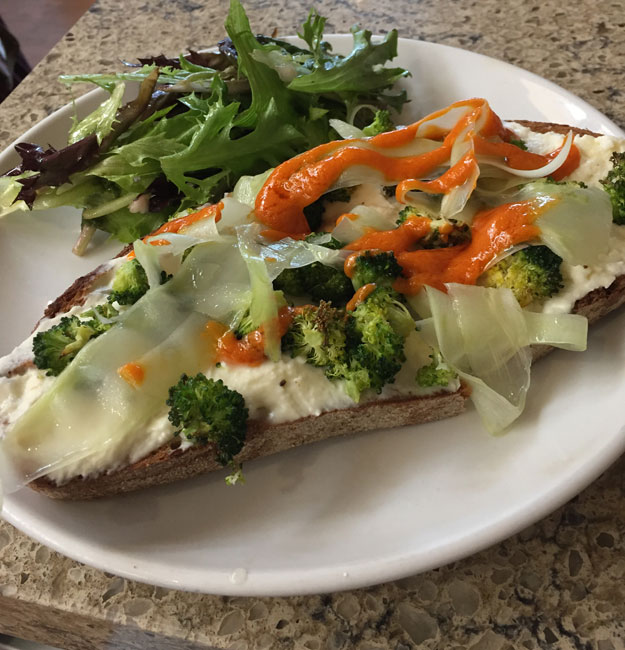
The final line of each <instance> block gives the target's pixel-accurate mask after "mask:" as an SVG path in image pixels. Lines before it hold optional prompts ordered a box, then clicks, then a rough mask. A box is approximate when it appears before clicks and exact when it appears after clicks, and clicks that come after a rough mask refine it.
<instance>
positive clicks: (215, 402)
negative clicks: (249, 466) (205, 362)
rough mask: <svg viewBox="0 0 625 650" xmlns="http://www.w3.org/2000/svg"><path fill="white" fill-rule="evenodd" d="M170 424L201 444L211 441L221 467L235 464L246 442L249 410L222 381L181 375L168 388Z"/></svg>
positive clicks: (242, 400)
mask: <svg viewBox="0 0 625 650" xmlns="http://www.w3.org/2000/svg"><path fill="white" fill-rule="evenodd" d="M167 406H169V407H170V409H169V421H170V422H171V423H172V424H173V425H174V426H175V427H176V428H177V429H178V430H177V431H176V434H177V435H183V436H184V437H185V438H186V439H187V440H190V441H191V442H194V443H198V444H206V443H208V442H212V443H214V444H215V445H216V448H217V449H216V457H217V460H218V462H220V463H221V464H222V465H228V464H229V463H232V461H233V459H234V457H235V456H236V455H237V454H238V453H239V451H241V448H242V447H243V444H244V442H245V434H246V429H247V417H248V410H247V407H246V406H245V400H244V399H243V397H242V396H241V395H240V394H239V393H237V392H236V391H235V390H231V389H230V388H228V387H227V386H226V385H225V384H224V383H223V381H222V380H221V379H218V380H214V379H208V378H207V377H206V375H203V374H202V373H199V374H197V375H196V376H195V377H189V376H187V375H182V377H180V381H179V382H178V383H177V384H176V385H175V386H172V387H171V388H170V389H169V399H168V400H167Z"/></svg>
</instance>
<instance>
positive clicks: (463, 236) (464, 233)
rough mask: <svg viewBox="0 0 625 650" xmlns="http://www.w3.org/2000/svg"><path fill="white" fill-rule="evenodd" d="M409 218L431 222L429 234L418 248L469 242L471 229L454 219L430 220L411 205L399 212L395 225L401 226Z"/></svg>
mask: <svg viewBox="0 0 625 650" xmlns="http://www.w3.org/2000/svg"><path fill="white" fill-rule="evenodd" d="M411 217H427V218H428V219H430V221H431V224H430V232H429V233H428V234H427V235H426V236H425V237H423V238H422V239H421V240H420V241H419V243H418V247H419V248H426V249H431V248H447V247H449V246H458V245H459V244H466V243H468V242H470V241H471V228H470V227H469V226H468V224H466V223H464V222H463V221H457V220H456V219H432V218H431V217H430V216H429V215H427V214H425V213H424V212H423V211H422V210H419V209H418V208H415V207H413V206H411V205H408V206H406V207H405V208H403V209H402V210H401V212H400V213H399V214H398V215H397V222H396V223H397V225H398V226H401V225H402V224H403V223H405V222H406V220H407V219H410V218H411Z"/></svg>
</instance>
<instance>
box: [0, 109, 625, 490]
mask: <svg viewBox="0 0 625 650" xmlns="http://www.w3.org/2000/svg"><path fill="white" fill-rule="evenodd" d="M380 117H381V118H382V115H381V116H380ZM333 126H334V128H335V129H336V130H337V131H338V132H339V133H341V135H342V136H344V137H345V139H344V140H339V141H335V142H331V143H329V144H323V145H321V146H318V147H316V148H313V149H312V150H310V151H307V152H305V153H302V154H300V155H298V156H296V157H294V158H292V159H290V160H288V161H287V162H285V163H283V164H281V165H279V166H277V167H276V168H274V169H271V170H268V171H267V172H266V173H264V174H261V175H260V176H254V177H244V178H242V179H241V180H240V181H239V182H238V183H237V186H236V187H235V189H234V191H233V192H232V193H231V194H230V195H228V196H225V197H224V198H223V200H222V201H221V202H219V203H217V204H214V205H206V206H202V207H200V208H199V209H198V210H197V211H187V212H186V213H184V214H179V215H178V216H177V217H176V218H175V219H173V220H171V221H169V222H167V223H166V224H165V225H164V226H162V227H160V228H159V229H158V230H156V231H155V232H154V233H153V234H152V235H150V236H148V237H146V238H144V239H143V240H138V241H136V242H135V243H134V246H132V247H128V248H126V249H125V250H124V251H122V253H121V254H120V255H119V256H118V257H117V258H116V259H114V260H112V261H110V262H109V263H107V264H104V265H102V266H100V267H99V268H97V269H96V270H95V271H93V272H92V273H91V274H89V275H87V276H85V277H83V278H80V279H79V280H77V281H76V282H75V283H74V284H73V285H72V286H71V287H70V288H69V289H68V290H67V291H66V292H65V293H64V294H63V295H62V296H61V297H60V298H58V299H57V300H55V301H54V302H52V303H51V304H50V305H49V306H48V308H47V310H46V313H45V317H44V318H43V319H42V320H41V321H40V323H39V324H38V326H37V328H36V330H35V332H34V333H33V335H31V337H30V338H29V339H27V340H26V341H25V342H24V343H23V344H22V345H20V346H19V347H18V348H17V349H16V350H15V351H14V352H13V353H12V354H10V355H8V356H7V357H5V358H4V359H3V360H2V361H1V363H0V375H1V376H2V378H1V379H0V404H1V405H2V406H1V408H2V411H1V417H0V424H1V425H2V428H3V430H4V437H3V440H2V442H1V443H0V453H1V471H2V478H3V481H4V484H5V489H14V488H15V487H18V486H20V485H23V484H26V483H28V484H29V485H30V486H31V487H33V488H34V489H36V490H39V491H41V492H43V493H45V494H47V495H49V496H52V497H59V498H92V497H98V496H103V495H110V494H115V493H119V492H127V491H130V490H134V489H138V488H143V487H147V486H150V485H155V484H159V483H166V482H171V481H176V480H179V479H182V478H185V477H188V476H192V475H196V474H199V473H202V472H205V471H208V470H213V469H218V468H220V467H223V466H230V468H231V472H230V474H229V477H228V478H229V480H230V481H234V480H236V478H237V477H238V476H239V475H240V466H241V463H243V462H246V461H248V460H252V459H254V458H258V457H261V456H265V455H268V454H271V453H274V452H278V451H281V450H284V449H287V448H291V447H294V446H297V445H302V444H306V443H309V442H314V441H318V440H322V439H325V438H329V437H331V436H336V435H343V434H347V433H351V432H355V431H364V430H369V429H376V428H384V427H395V426H401V425H406V424H417V423H420V422H425V421H431V420H437V419H440V418H444V417H449V416H453V415H457V414H459V413H460V412H461V411H462V410H463V409H464V407H465V403H466V401H467V399H468V398H469V397H470V398H472V399H473V401H474V403H475V406H476V408H477V410H478V412H479V413H480V415H481V417H482V419H483V421H484V423H485V427H486V429H488V430H490V431H491V432H495V431H501V430H503V429H505V428H506V427H507V426H509V425H510V424H511V423H512V422H513V421H514V419H515V418H516V417H518V416H519V415H520V413H521V412H522V410H523V406H524V402H525V395H526V392H527V388H528V386H529V373H530V366H531V362H532V357H533V356H536V355H538V354H541V353H543V352H544V351H545V350H548V349H550V347H551V346H559V347H563V348H567V349H571V350H583V349H585V346H586V330H587V323H588V321H593V320H596V319H597V318H599V317H601V316H603V315H604V314H606V313H608V312H609V311H611V310H612V309H614V308H615V307H617V306H618V305H620V304H621V303H622V302H624V301H625V228H623V227H622V226H621V225H620V224H621V223H623V222H625V154H624V153H623V152H625V142H623V141H620V140H617V139H615V138H612V137H608V136H603V135H598V134H594V133H590V132H587V131H583V130H578V129H574V128H571V127H560V126H555V125H545V124H537V123H522V122H509V123H505V124H504V123H502V121H501V120H500V119H499V117H498V116H497V115H495V113H494V112H493V111H492V110H491V108H490V107H489V105H488V103H487V102H486V101H485V100H482V99H470V100H467V101H461V102H457V103H455V104H453V105H451V106H449V107H447V108H445V109H442V110H440V111H438V112H436V113H433V114H432V115H429V116H427V117H425V118H423V119H422V120H420V121H418V122H416V123H415V124H412V125H410V126H407V127H403V128H399V129H396V130H392V131H388V132H381V133H378V134H377V135H373V136H368V135H367V134H366V133H362V132H359V131H358V130H356V129H354V128H353V127H352V126H351V125H347V124H342V123H337V122H335V123H334V125H333ZM375 128H376V129H377V130H378V131H383V129H384V128H385V127H384V125H382V124H378V125H377V126H376V127H375ZM415 435H418V434H415Z"/></svg>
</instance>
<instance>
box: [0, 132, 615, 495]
mask: <svg viewBox="0 0 625 650" xmlns="http://www.w3.org/2000/svg"><path fill="white" fill-rule="evenodd" d="M515 121H516V122H517V123H518V124H522V125H524V126H527V127H529V128H531V129H532V130H533V131H536V132H538V133H547V132H556V133H562V134H565V133H568V132H569V131H573V132H574V133H575V134H578V135H592V136H595V137H597V136H599V135H600V134H597V133H593V132H592V131H588V130H586V129H580V128H575V127H569V126H565V125H560V124H551V123H545V122H533V121H528V120H515ZM128 251H129V247H126V248H124V249H123V250H122V251H121V252H120V253H119V255H118V257H120V256H122V255H126V254H127V253H128ZM102 272H103V271H102V267H100V268H98V269H96V270H95V271H93V272H91V273H90V274H88V275H86V276H83V277H82V278H79V279H78V280H76V282H74V284H72V286H71V287H69V288H68V289H67V290H66V291H65V292H64V293H63V294H62V295H61V296H59V297H58V298H57V299H56V300H55V301H53V302H52V303H50V305H48V307H47V308H46V311H45V316H46V317H48V318H52V317H54V316H56V315H58V314H60V313H63V312H66V311H68V310H69V309H70V308H71V307H73V306H75V305H77V304H82V303H83V302H84V300H85V298H86V296H87V295H88V294H89V292H90V291H91V289H92V288H93V286H94V284H95V282H96V280H97V278H98V276H99V275H100V274H101V273H102ZM623 303H625V276H620V277H618V278H616V280H615V281H614V282H613V283H612V284H611V285H610V286H609V287H608V288H599V289H595V290H594V291H592V292H591V293H589V294H588V295H587V296H585V297H583V298H581V299H580V300H578V301H577V302H576V303H575V306H574V309H573V312H574V313H578V314H581V315H584V316H586V317H587V318H588V321H589V323H593V322H596V321H597V320H599V319H600V318H602V317H603V316H605V315H607V314H608V313H610V312H611V311H613V310H614V309H616V308H618V307H619V306H621V305H622V304H623ZM552 349H553V348H551V347H549V346H535V347H534V349H533V358H534V360H537V359H539V358H541V357H543V356H545V355H546V354H547V353H548V352H550V351H551V350H552ZM27 367H28V364H26V365H25V366H24V367H23V368H20V369H14V370H13V371H11V372H12V373H13V374H19V372H20V370H21V371H22V372H23V371H25V370H26V368H27ZM468 397H469V390H468V389H467V388H466V387H464V386H463V387H461V388H460V389H459V390H458V391H456V392H453V393H443V392H441V393H437V394H434V395H430V396H422V397H406V398H396V399H384V400H375V401H371V402H367V403H365V404H361V405H358V406H355V407H351V408H347V409H340V410H334V411H328V412H325V413H321V414H320V415H317V416H309V417H306V418H300V419H298V420H294V421H291V422H283V423H280V424H273V425H272V424H269V423H268V422H264V421H254V420H253V421H250V422H249V425H248V432H247V437H246V442H245V446H244V447H243V450H242V451H241V452H240V454H239V455H238V456H237V459H238V460H239V461H240V462H247V461H249V460H253V459H255V458H261V457H264V456H268V455H270V454H274V453H278V452H280V451H284V450H287V449H292V448H294V447H298V446H301V445H305V444H310V443H313V442H318V441H321V440H325V439H328V438H332V437H337V436H344V435H348V434H351V433H356V432H364V431H371V430H374V429H381V428H391V427H392V428H394V427H399V426H405V425H415V424H421V423H425V422H431V421H435V420H440V419H443V418H447V417H453V416H455V415H459V414H460V413H461V412H462V411H463V410H464V408H465V404H466V400H467V399H468ZM179 444H180V443H179V441H178V440H175V441H173V442H171V443H168V444H165V445H163V446H161V447H160V448H158V449H157V450H155V451H154V452H152V453H151V454H149V455H148V456H146V457H145V458H143V459H141V460H139V461H137V462H135V463H133V464H131V465H128V466H126V467H122V468H120V469H116V470H114V471H112V472H109V473H105V474H101V475H99V476H96V477H88V478H86V479H85V478H82V477H76V478H74V479H72V480H70V481H68V482H67V483H64V484H62V485H57V484H56V483H54V482H53V481H51V480H50V479H48V478H46V477H42V478H39V479H37V480H35V481H33V482H31V483H30V484H29V486H30V487H31V488H32V489H34V490H36V491H38V492H40V493H42V494H45V495H46V496H48V497H51V498H54V499H71V500H84V499H94V498H99V497H104V496H112V495H115V494H120V493H125V492H131V491H134V490H139V489H143V488H146V487H150V486H153V485H160V484H165V483H171V482H174V481H178V480H182V479H185V478H189V477H192V476H197V475H199V474H203V473H206V472H209V471H213V470H216V469H220V468H221V466H220V465H219V464H218V463H217V462H216V461H215V453H214V447H213V445H211V444H208V445H203V446H194V447H190V448H188V449H185V450H184V451H183V450H182V449H180V448H178V446H179Z"/></svg>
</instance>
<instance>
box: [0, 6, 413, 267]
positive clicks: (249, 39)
mask: <svg viewBox="0 0 625 650" xmlns="http://www.w3.org/2000/svg"><path fill="white" fill-rule="evenodd" d="M325 23H326V19H325V18H323V17H322V16H320V15H319V14H318V13H317V12H316V11H315V10H311V11H310V13H309V15H308V18H307V20H306V21H305V22H304V24H303V25H302V28H301V31H300V32H299V36H300V37H301V38H302V39H303V41H304V42H305V43H306V45H307V47H299V46H296V45H294V44H292V43H290V42H286V41H282V40H278V39H275V38H273V37H268V36H255V35H254V34H253V32H252V30H251V28H250V24H249V21H248V18H247V16H246V14H245V11H244V9H243V7H242V6H241V4H240V2H239V0H231V3H230V11H229V14H228V18H227V20H226V23H225V28H226V32H227V34H228V37H227V38H226V39H224V40H223V41H221V42H220V43H219V48H218V51H215V52H194V51H192V52H190V53H189V54H185V55H180V56H179V57H177V58H167V57H165V56H163V55H160V56H157V57H152V58H147V59H140V60H139V63H138V64H128V63H127V64H126V66H127V70H125V71H123V72H118V73H111V74H87V75H64V76H62V77H61V80H62V81H63V82H64V83H65V84H67V85H68V86H71V85H72V84H75V83H80V82H89V83H93V84H96V85H97V86H100V87H101V88H103V89H104V90H106V91H107V92H108V95H109V96H108V98H107V99H106V101H104V102H103V103H102V105H101V106H100V107H99V108H98V109H97V110H95V111H94V112H93V113H91V114H90V115H88V116H87V117H85V118H84V119H82V120H78V119H75V120H74V124H73V126H72V128H71V130H70V132H69V134H68V145H67V146H66V147H65V148H63V149H60V150H56V149H54V148H48V149H44V148H43V147H41V146H39V145H37V144H32V143H20V144H18V145H16V147H15V148H16V150H17V152H18V154H19V155H20V157H21V163H20V165H19V166H17V167H16V168H14V169H12V170H10V171H8V172H7V173H6V174H4V176H2V177H0V216H1V215H2V214H6V213H8V212H11V211H13V210H16V209H22V210H26V209H31V210H40V209H47V208H52V207H58V206H72V207H75V208H79V209H81V210H82V226H81V232H80V237H79V239H78V241H77V242H76V245H75V247H74V252H75V253H77V254H79V255H80V254H82V253H83V252H84V251H85V250H86V248H87V246H88V244H89V241H90V240H91V237H92V236H93V234H94V232H95V231H96V230H103V231H106V232H108V233H110V234H111V236H112V237H114V238H116V239H118V240H119V241H121V242H125V243H128V242H132V241H134V240H135V239H137V238H139V237H142V236H144V235H146V234H148V233H149V232H151V231H152V230H154V229H155V228H156V227H157V226H159V225H160V224H161V223H163V222H165V221H167V220H168V219H170V218H171V217H172V216H173V215H175V214H176V213H179V212H180V211H182V210H185V209H188V208H191V207H193V208H195V207H197V206H198V205H202V204H204V203H207V202H212V201H215V200H217V199H219V198H221V197H222V196H223V194H224V192H226V191H229V190H231V189H232V187H233V186H234V184H235V183H236V181H237V180H238V179H239V178H240V177H241V176H243V175H247V174H257V173H259V172H262V171H264V170H266V169H267V168H268V167H273V166H275V165H277V164H278V163H280V162H282V161H284V160H286V159H288V158H290V157H292V156H293V155H295V154H297V153H300V152H302V151H305V150H307V149H310V148H312V147H315V146H316V145H319V144H321V143H323V142H327V141H330V140H333V139H337V138H338V135H337V133H336V132H335V131H334V129H333V128H332V126H331V120H333V119H338V120H341V121H342V122H348V123H350V124H354V125H355V126H357V127H361V128H362V127H367V125H369V127H370V129H371V130H372V131H373V132H377V131H379V130H381V129H388V128H392V126H393V125H392V123H391V122H390V120H389V114H388V112H387V111H388V110H400V109H401V107H402V105H403V104H404V102H405V101H406V96H405V92H394V91H392V90H391V88H392V86H393V84H394V83H395V82H396V81H397V80H398V79H400V78H401V77H403V76H405V75H407V74H408V72H407V71H406V70H404V69H403V68H400V67H388V66H387V64H388V62H389V61H391V60H392V59H393V58H394V57H395V56H396V55H397V32H396V31H395V30H393V31H391V32H390V33H389V34H387V35H386V37H385V38H384V39H382V40H380V41H379V42H374V41H373V39H372V35H371V32H370V31H368V30H365V29H360V28H357V27H354V28H353V29H352V36H353V41H354V42H353V49H352V51H351V52H350V53H349V54H348V55H346V56H341V55H338V54H334V53H333V52H332V48H331V46H330V45H329V44H328V43H327V42H325V41H324V40H323V30H324V26H325ZM129 82H135V83H137V82H138V83H139V88H138V93H137V96H136V97H135V98H134V99H133V100H132V101H130V102H128V103H124V97H125V95H126V85H127V84H128V83H129ZM380 111H382V112H380ZM369 123H371V124H369Z"/></svg>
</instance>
